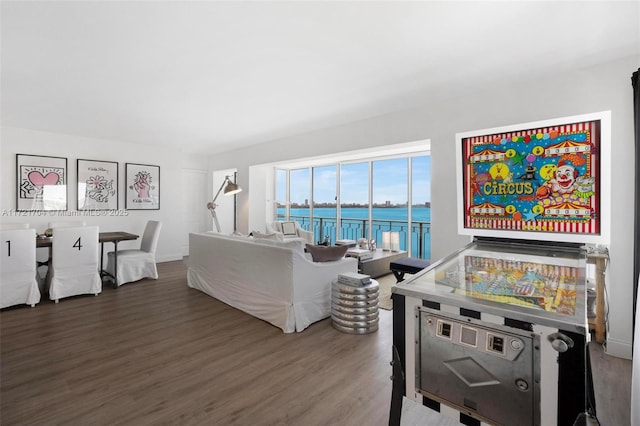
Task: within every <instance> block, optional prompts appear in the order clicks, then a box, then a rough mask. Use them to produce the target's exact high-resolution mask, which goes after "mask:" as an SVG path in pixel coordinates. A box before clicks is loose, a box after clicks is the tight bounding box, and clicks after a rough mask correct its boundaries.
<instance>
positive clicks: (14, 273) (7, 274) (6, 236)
mask: <svg viewBox="0 0 640 426" xmlns="http://www.w3.org/2000/svg"><path fill="white" fill-rule="evenodd" d="M0 237H1V238H2V240H1V241H2V256H1V257H2V263H1V265H0V266H1V267H2V268H1V269H0V308H6V307H8V306H14V305H20V304H23V303H24V304H27V305H31V307H34V306H35V305H36V303H38V302H40V289H39V288H38V281H37V280H36V274H37V269H36V230H35V229H27V228H24V227H23V228H22V229H3V230H1V231H0Z"/></svg>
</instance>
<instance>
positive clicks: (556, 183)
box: [551, 164, 578, 194]
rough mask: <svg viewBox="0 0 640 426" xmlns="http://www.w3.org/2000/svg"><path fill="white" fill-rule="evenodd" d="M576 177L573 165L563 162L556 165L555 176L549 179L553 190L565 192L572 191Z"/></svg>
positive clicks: (576, 172)
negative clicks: (560, 164)
mask: <svg viewBox="0 0 640 426" xmlns="http://www.w3.org/2000/svg"><path fill="white" fill-rule="evenodd" d="M577 177H578V171H577V170H576V169H575V167H573V166H570V165H567V164H564V165H562V166H558V168H557V169H556V172H555V177H554V178H553V179H551V184H552V189H553V191H554V192H559V193H560V194H566V193H568V192H572V191H573V185H574V183H575V181H576V178H577Z"/></svg>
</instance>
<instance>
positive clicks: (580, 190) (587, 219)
mask: <svg viewBox="0 0 640 426" xmlns="http://www.w3.org/2000/svg"><path fill="white" fill-rule="evenodd" d="M610 135H611V113H610V112H609V111H604V112H600V113H593V114H584V115H578V116H572V117H564V118H558V119H553V120H545V121H539V122H533V123H525V124H520V125H513V126H507V127H501V128H494V129H487V130H480V131H474V132H466V133H459V134H457V135H456V150H457V164H456V166H457V179H458V188H457V195H458V233H459V234H461V235H474V236H490V237H506V238H522V239H535V240H546V241H560V242H574V243H600V244H602V243H604V244H607V243H608V242H609V235H610V221H611V214H610V193H611V180H610V149H611V148H610V146H611V144H610V138H611V136H610Z"/></svg>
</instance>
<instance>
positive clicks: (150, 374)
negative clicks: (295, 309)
mask: <svg viewBox="0 0 640 426" xmlns="http://www.w3.org/2000/svg"><path fill="white" fill-rule="evenodd" d="M158 269H159V273H160V277H161V278H160V279H158V280H157V281H153V280H143V281H140V282H138V283H131V284H125V285H123V286H121V287H120V288H118V289H117V290H114V289H112V288H110V287H109V286H105V287H104V289H103V292H102V294H100V295H99V296H97V297H95V296H91V295H90V296H79V297H72V298H67V299H62V300H61V301H60V303H58V304H55V303H53V302H50V301H48V300H45V301H43V302H41V303H40V304H39V305H37V306H36V307H35V308H29V307H22V306H20V307H15V308H8V309H4V310H2V311H1V312H0V357H1V358H0V359H1V371H0V374H1V376H0V379H1V382H0V424H2V425H26V424H28V425H146V424H166V425H212V424H216V425H218V424H220V425H223V424H224V425H304V426H308V425H358V426H361V425H372V426H375V425H385V424H387V422H388V412H389V403H390V396H391V380H390V379H389V376H390V375H391V367H390V366H389V361H390V359H391V341H392V330H391V324H392V316H391V315H392V313H391V312H390V311H384V310H382V311H380V329H379V330H378V332H376V333H373V334H369V335H361V336H359V335H350V334H344V333H340V332H338V331H336V330H334V329H333V328H332V327H331V324H330V320H328V319H327V320H323V321H320V322H318V323H316V324H313V325H312V326H310V327H309V328H308V329H307V330H305V331H304V332H303V333H293V334H284V333H282V332H281V331H280V329H278V328H276V327H273V326H272V325H270V324H268V323H266V322H263V321H260V320H257V319H255V318H253V317H251V316H249V315H247V314H245V313H243V312H240V311H238V310H236V309H234V308H231V307H229V306H227V305H225V304H223V303H221V302H219V301H217V300H215V299H213V298H211V297H209V296H207V295H205V294H204V293H201V292H199V291H197V290H193V289H189V288H188V287H187V285H186V268H185V266H184V264H183V263H182V262H181V261H177V262H167V263H161V264H159V265H158ZM602 356H603V357H607V356H606V355H602ZM596 358H597V357H596ZM629 365H630V362H629ZM597 370H598V369H597V367H596V366H594V374H597V373H596V372H597ZM628 371H629V372H630V369H629V370H628ZM623 373H624V372H623ZM609 374H611V375H615V373H613V372H609ZM628 374H630V373H628ZM610 386H613V385H610ZM622 393H623V394H624V389H623V391H622ZM626 398H627V399H626V407H627V410H628V406H629V405H628V404H629V400H628V395H627V396H626ZM622 399H623V401H620V402H616V401H609V400H607V401H606V404H622V405H623V407H624V404H625V401H624V395H623V398H622ZM599 402H600V401H599ZM601 408H602V407H601V406H600V405H599V406H598V410H599V414H600V410H601ZM607 408H609V409H615V405H614V406H613V407H607ZM599 417H600V421H601V423H602V424H603V425H613V424H620V423H608V422H607V421H606V419H603V418H602V417H601V416H600V415H599Z"/></svg>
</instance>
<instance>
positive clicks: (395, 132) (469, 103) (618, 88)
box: [209, 57, 640, 358]
mask: <svg viewBox="0 0 640 426" xmlns="http://www.w3.org/2000/svg"><path fill="white" fill-rule="evenodd" d="M541 60H543V59H541ZM639 66H640V57H630V58H626V59H623V60H618V61H615V62H611V63H607V64H604V65H600V66H597V67H593V68H589V69H584V70H581V71H579V72H574V73H564V74H558V75H552V76H544V77H541V78H540V79H538V80H535V81H526V82H521V83H519V84H516V85H511V86H504V87H497V88H487V89H486V90H485V91H483V92H479V93H470V94H469V95H468V96H466V97H461V98H458V99H454V100H450V101H447V102H442V103H438V104H437V105H431V106H425V107H423V108H419V109H413V110H408V111H403V112H399V113H394V114H389V115H385V116H381V117H377V118H373V119H369V120H364V121H360V122H356V123H351V124H348V125H344V126H340V127H334V128H330V129H324V130H320V131H317V132H313V133H308V134H304V135H299V136H296V137H290V138H286V139H280V140H276V141H271V142H269V143H265V144H260V145H255V146H253V147H249V148H246V149H241V150H237V151H233V152H228V153H225V154H218V155H216V156H215V157H212V158H211V159H210V164H209V167H210V169H211V170H215V169H220V168H228V167H236V168H237V169H238V181H239V184H240V185H242V186H243V187H244V188H250V189H251V191H255V190H256V188H258V187H260V186H259V185H255V184H252V185H251V186H250V185H249V177H250V173H249V168H250V167H251V166H254V165H258V164H265V163H270V162H278V161H283V160H293V159H298V158H304V157H309V156H312V155H327V154H331V153H335V152H343V151H347V150H355V149H362V148H370V147H374V146H382V145H389V144H394V143H402V142H409V141H416V140H424V139H430V140H431V155H432V162H431V165H432V171H431V173H432V175H431V178H432V184H431V185H432V189H431V194H432V199H431V218H432V222H433V225H432V227H431V231H432V238H431V242H432V254H433V257H434V258H439V257H442V256H445V255H446V254H448V253H450V252H452V251H454V250H456V249H458V248H459V247H461V246H462V245H464V244H466V243H467V242H468V238H467V237H462V236H458V235H457V228H456V217H455V215H452V214H450V208H451V206H453V205H455V204H456V194H455V190H454V188H455V185H454V179H455V176H454V170H455V151H454V144H455V134H456V133H457V132H463V131H470V130H480V129H485V128H491V127H498V126H505V125H510V124H518V123H525V122H530V121H537V120H544V119H550V118H556V117H564V116H570V115H577V114H585V113H591V112H598V111H604V110H611V111H612V135H611V137H612V151H613V152H612V181H613V185H612V194H611V199H612V207H613V208H612V227H611V228H612V233H611V240H612V242H611V246H610V255H611V263H610V270H609V275H608V283H607V285H608V292H609V300H610V304H611V309H610V313H609V324H610V330H609V334H608V340H607V351H608V353H610V354H613V355H618V356H622V357H627V358H631V322H632V321H631V317H632V299H633V297H632V292H633V290H632V287H633V277H632V275H633V266H632V256H633V241H632V232H631V231H632V229H633V226H632V224H633V193H632V190H631V188H633V183H632V182H631V179H632V178H633V170H634V167H635V164H634V161H633V152H634V142H633V104H632V96H631V95H632V88H631V80H630V78H631V74H632V72H633V71H635V70H637V69H638V67H639ZM267 198H268V196H267V195H264V194H263V195H262V196H260V194H251V196H250V194H249V191H247V192H243V193H241V194H240V196H239V197H238V203H239V214H238V228H239V229H240V230H241V231H243V232H246V231H247V228H248V225H249V217H250V214H249V211H250V210H253V205H251V206H250V205H249V200H250V199H251V203H264V204H265V205H266V201H267ZM256 208H257V209H258V210H261V209H264V206H256Z"/></svg>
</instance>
